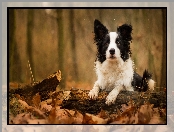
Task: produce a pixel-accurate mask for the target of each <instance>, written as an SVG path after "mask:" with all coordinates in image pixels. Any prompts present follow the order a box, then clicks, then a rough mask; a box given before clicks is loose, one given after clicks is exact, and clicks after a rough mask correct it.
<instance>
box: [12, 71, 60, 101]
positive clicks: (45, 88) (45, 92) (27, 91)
mask: <svg viewBox="0 0 174 132" xmlns="http://www.w3.org/2000/svg"><path fill="white" fill-rule="evenodd" d="M60 80H61V71H60V70H58V71H57V72H55V73H53V74H51V75H49V76H48V77H47V78H46V79H44V80H42V81H41V82H36V83H33V84H30V85H25V86H20V85H19V86H18V87H17V88H14V87H9V96H10V97H11V96H12V95H14V94H19V95H20V96H22V97H24V99H25V101H26V102H27V103H29V102H30V100H31V99H32V98H33V96H34V95H36V94H37V93H39V95H40V97H41V101H43V100H46V99H48V98H49V93H50V92H53V91H55V90H56V87H57V85H58V84H59V83H60Z"/></svg>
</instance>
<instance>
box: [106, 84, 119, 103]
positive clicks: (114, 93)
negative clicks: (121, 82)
mask: <svg viewBox="0 0 174 132" xmlns="http://www.w3.org/2000/svg"><path fill="white" fill-rule="evenodd" d="M121 90H122V86H117V87H115V88H114V89H113V90H112V91H111V92H110V93H109V95H108V96H107V97H106V102H105V103H106V104H107V105H111V104H114V103H115V100H116V98H117V96H118V94H119V93H120V91H121Z"/></svg>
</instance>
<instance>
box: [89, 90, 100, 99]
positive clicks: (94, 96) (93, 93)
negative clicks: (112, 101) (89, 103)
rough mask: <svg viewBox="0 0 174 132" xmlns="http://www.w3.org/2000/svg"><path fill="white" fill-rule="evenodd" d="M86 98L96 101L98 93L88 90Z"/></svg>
mask: <svg viewBox="0 0 174 132" xmlns="http://www.w3.org/2000/svg"><path fill="white" fill-rule="evenodd" d="M88 96H89V97H90V98H91V99H96V98H97V97H98V91H96V90H94V89H92V90H90V92H89V94H88Z"/></svg>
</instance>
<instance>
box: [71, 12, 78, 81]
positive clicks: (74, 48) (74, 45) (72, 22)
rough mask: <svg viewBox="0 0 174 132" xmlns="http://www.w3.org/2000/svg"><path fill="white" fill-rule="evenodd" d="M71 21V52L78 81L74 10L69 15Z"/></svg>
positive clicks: (74, 74) (74, 72)
mask: <svg viewBox="0 0 174 132" xmlns="http://www.w3.org/2000/svg"><path fill="white" fill-rule="evenodd" d="M69 22H70V33H71V34H70V36H71V54H72V60H73V61H72V69H73V76H74V79H75V80H76V81H78V66H77V58H76V43H75V24H74V11H73V9H72V10H70V15H69Z"/></svg>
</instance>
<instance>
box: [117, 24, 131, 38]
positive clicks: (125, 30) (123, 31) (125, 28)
mask: <svg viewBox="0 0 174 132" xmlns="http://www.w3.org/2000/svg"><path fill="white" fill-rule="evenodd" d="M117 32H118V34H119V35H120V36H121V38H122V39H123V40H126V41H130V40H132V36H131V33H132V26H131V25H128V24H123V25H122V26H119V27H118V28H117Z"/></svg>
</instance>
